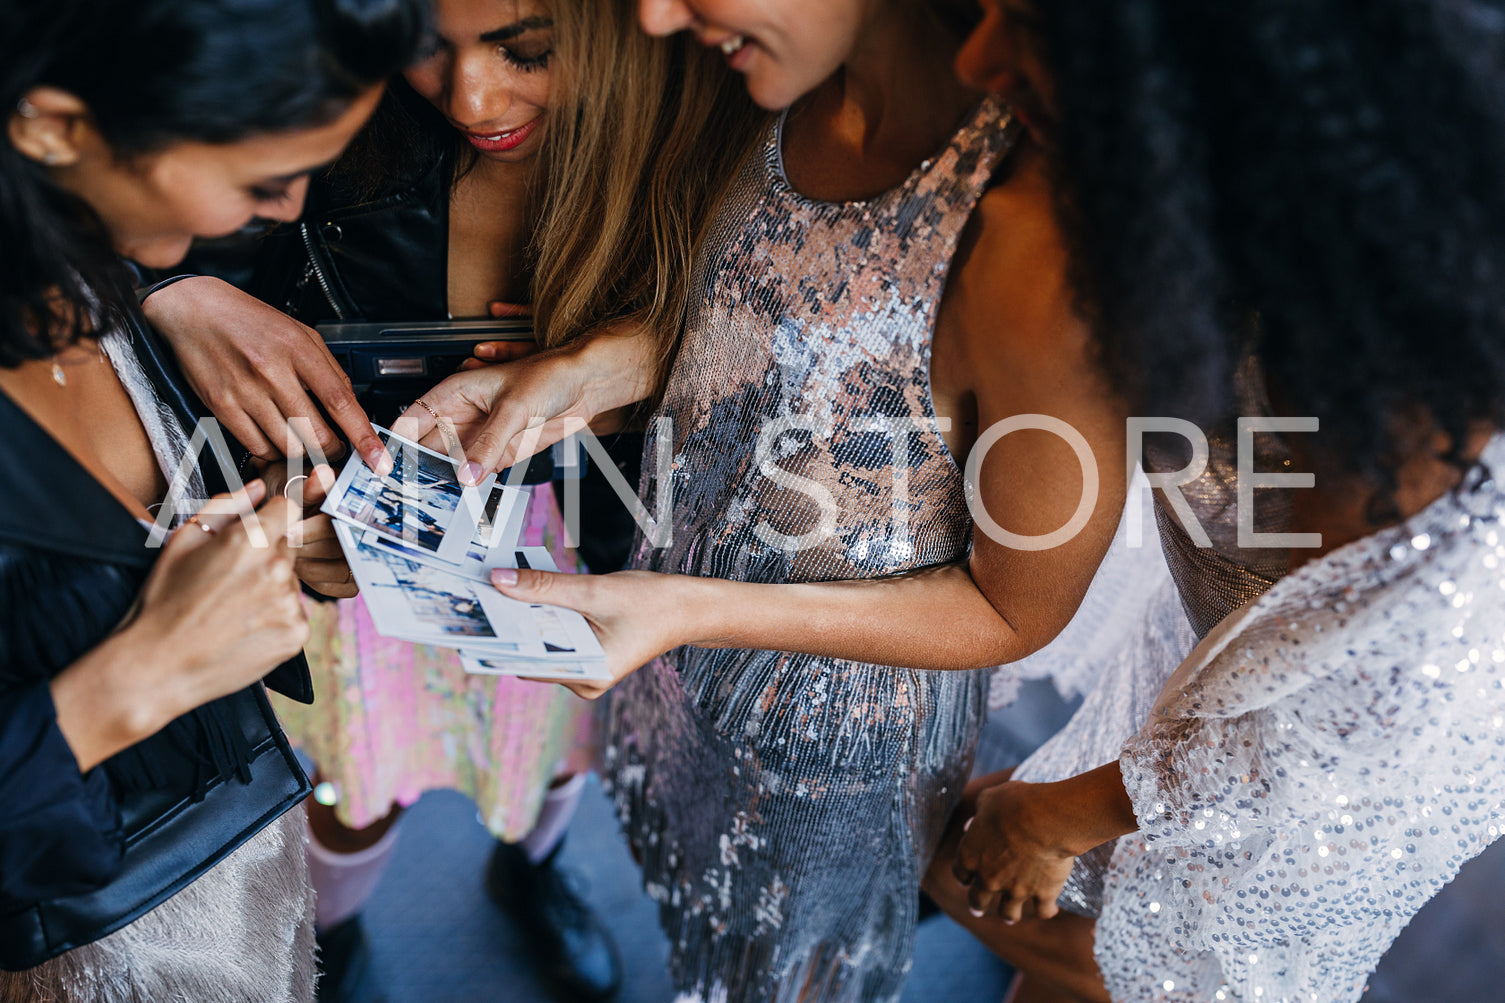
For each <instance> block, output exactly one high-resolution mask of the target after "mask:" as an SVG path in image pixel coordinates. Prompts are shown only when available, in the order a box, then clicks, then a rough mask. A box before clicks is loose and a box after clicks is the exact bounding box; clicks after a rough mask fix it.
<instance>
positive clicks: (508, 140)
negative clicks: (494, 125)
mask: <svg viewBox="0 0 1505 1003" xmlns="http://www.w3.org/2000/svg"><path fill="white" fill-rule="evenodd" d="M542 121H543V116H542V115H540V116H538V117H537V118H535V119H533V121H531V122H527V123H525V124H523V125H520V126H518V127H517V128H516V129H509V130H508V131H506V132H494V133H479V132H471V131H470V130H468V129H466V130H462V132H463V133H464V135H465V139H466V141H468V142H469V143H470V145H471V146H474V147H475V148H476V149H477V150H480V151H481V152H482V153H506V152H507V151H508V150H515V149H517V148H518V147H519V146H522V145H523V144H524V143H526V142H527V141H528V137H529V136H531V135H533V133H534V132H535V131H537V129H538V126H539V123H541V122H542Z"/></svg>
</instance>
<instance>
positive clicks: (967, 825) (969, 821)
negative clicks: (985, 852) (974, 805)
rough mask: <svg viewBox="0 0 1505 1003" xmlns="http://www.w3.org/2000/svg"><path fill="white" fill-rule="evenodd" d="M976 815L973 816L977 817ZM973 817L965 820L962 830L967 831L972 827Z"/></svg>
mask: <svg viewBox="0 0 1505 1003" xmlns="http://www.w3.org/2000/svg"><path fill="white" fill-rule="evenodd" d="M976 817H977V816H976V815H973V816H972V818H976ZM972 818H969V819H967V820H966V821H965V822H963V823H962V832H966V831H967V830H968V829H970V828H972Z"/></svg>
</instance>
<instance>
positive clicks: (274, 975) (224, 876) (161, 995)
mask: <svg viewBox="0 0 1505 1003" xmlns="http://www.w3.org/2000/svg"><path fill="white" fill-rule="evenodd" d="M306 832H307V826H306V823H305V822H304V812H303V807H302V806H301V805H300V806H299V807H297V808H294V809H293V810H292V811H289V812H287V813H285V814H284V815H283V816H282V817H281V818H279V819H278V820H277V821H275V822H273V823H272V824H271V825H269V826H267V827H266V828H265V829H263V830H261V832H259V833H257V834H256V835H255V836H253V837H251V839H250V840H248V841H247V842H246V843H245V844H244V845H243V846H241V847H240V848H239V849H237V850H236V851H235V852H234V853H232V854H230V856H228V857H226V858H225V859H224V860H222V861H221V862H220V863H219V864H218V865H217V866H215V867H214V868H213V869H212V870H210V871H208V872H207V873H205V874H204V875H203V876H202V877H200V878H199V879H198V880H197V881H195V882H193V884H191V885H189V886H188V887H187V888H185V889H183V890H182V891H180V892H179V893H178V894H176V895H174V896H173V897H172V898H170V899H168V900H167V901H166V902H163V903H162V904H161V905H159V906H158V907H157V908H155V909H153V910H152V911H151V912H149V913H147V914H146V915H144V916H142V917H141V918H140V919H138V920H136V921H135V922H134V923H131V924H130V925H129V926H126V927H123V928H121V929H119V930H117V931H115V932H114V933H112V934H110V935H109V936H108V937H105V938H103V939H101V940H97V941H95V942H94V943H92V944H86V945H84V946H83V947H79V948H75V949H74V950H72V951H69V952H68V953H66V954H61V955H59V956H58V957H56V958H53V959H52V960H51V961H47V962H44V963H43V964H41V965H38V966H37V967H36V968H33V969H30V970H29V971H25V972H0V1003H36V1001H46V1003H148V1001H149V1003H308V1001H310V1000H312V999H313V994H314V977H315V967H314V894H313V889H312V887H311V886H310V885H309V883H308V866H307V864H306V862H305V860H304V855H303V854H304V840H305V839H306V838H307V837H306Z"/></svg>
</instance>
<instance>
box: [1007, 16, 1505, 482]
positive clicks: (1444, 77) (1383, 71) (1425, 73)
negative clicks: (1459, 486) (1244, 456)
mask: <svg viewBox="0 0 1505 1003" xmlns="http://www.w3.org/2000/svg"><path fill="white" fill-rule="evenodd" d="M1035 12H1036V14H1037V15H1038V18H1039V27H1038V31H1039V33H1040V44H1041V45H1042V46H1043V47H1044V53H1043V55H1044V57H1045V60H1046V62H1047V63H1048V64H1049V66H1050V67H1051V69H1052V72H1053V74H1054V78H1053V80H1052V83H1053V85H1054V91H1055V103H1056V105H1057V109H1056V110H1057V112H1058V121H1057V123H1056V126H1055V129H1054V130H1053V133H1052V135H1053V140H1052V142H1051V144H1050V145H1051V146H1052V147H1053V149H1052V151H1051V153H1052V156H1053V158H1054V160H1055V162H1056V163H1055V168H1056V174H1057V177H1058V182H1059V189H1060V198H1061V215H1062V218H1063V224H1064V226H1065V228H1066V230H1067V236H1068V240H1069V242H1070V244H1071V248H1072V251H1073V260H1074V269H1075V274H1074V275H1073V276H1072V279H1073V284H1074V287H1075V289H1076V290H1077V292H1078V295H1079V298H1080V300H1081V303H1082V307H1083V310H1084V311H1085V312H1086V313H1087V314H1088V315H1089V316H1090V318H1091V319H1092V320H1093V322H1094V325H1095V327H1096V328H1097V329H1098V331H1099V332H1100V335H1101V340H1102V350H1103V353H1104V355H1105V363H1106V365H1107V366H1108V367H1110V370H1111V371H1112V372H1114V373H1116V374H1118V375H1119V376H1120V377H1121V378H1122V379H1123V381H1124V383H1125V388H1126V390H1128V391H1129V392H1130V393H1131V395H1132V397H1133V398H1134V399H1135V400H1136V402H1137V403H1138V405H1139V406H1140V407H1141V408H1143V409H1144V411H1143V413H1147V414H1172V415H1179V416H1183V417H1189V418H1192V419H1194V420H1199V421H1209V420H1212V419H1214V418H1217V417H1227V414H1226V413H1224V412H1226V411H1227V409H1228V407H1229V402H1230V401H1232V400H1234V399H1235V395H1234V393H1233V392H1232V390H1231V386H1232V377H1233V372H1234V370H1235V368H1236V367H1237V365H1238V362H1239V359H1240V357H1241V356H1242V354H1243V353H1244V352H1246V351H1247V350H1248V348H1249V347H1250V345H1251V343H1252V346H1253V347H1254V349H1255V350H1256V351H1257V352H1258V354H1259V355H1260V357H1261V358H1262V362H1263V367H1264V370H1265V376H1266V379H1267V382H1268V384H1269V386H1270V388H1271V391H1272V395H1273V396H1274V398H1275V400H1276V402H1277V405H1278V406H1279V408H1280V410H1281V411H1282V412H1283V413H1287V414H1296V415H1316V416H1318V417H1319V418H1320V419H1321V423H1322V431H1321V433H1320V434H1318V435H1315V436H1309V437H1305V438H1307V439H1311V440H1313V446H1314V448H1315V449H1316V450H1317V451H1318V453H1319V455H1321V456H1322V458H1323V459H1324V460H1325V461H1326V462H1327V463H1328V464H1330V465H1332V466H1331V467H1330V469H1331V468H1336V469H1341V470H1344V471H1345V472H1348V473H1352V474H1357V475H1362V476H1366V477H1368V478H1370V479H1374V480H1377V481H1379V482H1381V483H1389V482H1390V480H1391V476H1392V475H1393V473H1394V471H1395V469H1396V467H1397V466H1398V463H1399V462H1400V460H1401V459H1402V458H1403V457H1402V455H1401V454H1402V453H1403V452H1404V448H1403V447H1402V446H1401V443H1402V442H1404V441H1405V439H1406V436H1407V428H1406V424H1407V419H1408V416H1415V415H1417V414H1426V415H1429V416H1430V418H1431V420H1432V421H1435V422H1436V423H1437V425H1438V426H1440V427H1441V428H1442V429H1443V430H1445V431H1446V432H1447V433H1449V435H1450V436H1451V438H1452V441H1453V443H1454V444H1455V450H1456V449H1457V448H1459V447H1460V446H1461V444H1462V443H1463V442H1464V439H1465V433H1466V431H1467V430H1468V429H1469V428H1470V427H1472V426H1473V425H1474V423H1477V422H1488V423H1493V424H1494V425H1495V426H1496V427H1500V426H1502V425H1505V0H1038V3H1037V4H1036V6H1035ZM1151 360H1153V361H1151ZM1412 425H1413V428H1414V422H1413V423H1412Z"/></svg>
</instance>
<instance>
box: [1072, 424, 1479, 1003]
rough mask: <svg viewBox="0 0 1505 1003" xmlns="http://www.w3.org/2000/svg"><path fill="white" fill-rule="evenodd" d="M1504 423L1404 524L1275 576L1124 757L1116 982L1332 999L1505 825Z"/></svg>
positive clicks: (1340, 1002)
mask: <svg viewBox="0 0 1505 1003" xmlns="http://www.w3.org/2000/svg"><path fill="white" fill-rule="evenodd" d="M1500 476H1505V435H1502V436H1497V437H1496V438H1495V439H1494V440H1493V441H1492V442H1491V443H1490V444H1489V446H1488V447H1487V448H1486V450H1485V452H1484V454H1483V456H1482V458H1481V461H1480V463H1479V464H1478V465H1477V466H1476V467H1475V468H1474V469H1473V470H1472V471H1471V472H1470V473H1469V475H1468V476H1467V477H1466V478H1465V481H1464V483H1463V485H1462V486H1461V487H1460V488H1459V489H1458V490H1456V491H1454V492H1452V493H1449V494H1448V495H1445V496H1444V497H1442V498H1440V499H1439V500H1437V501H1436V502H1434V503H1433V504H1432V505H1431V506H1429V507H1428V508H1426V509H1425V510H1424V511H1422V512H1421V513H1419V514H1418V515H1416V516H1415V517H1414V518H1412V519H1410V520H1409V521H1407V522H1406V523H1405V524H1404V525H1402V526H1399V527H1396V528H1393V529H1390V530H1386V531H1383V532H1380V533H1376V534H1373V535H1371V536H1369V537H1366V538H1364V539H1362V540H1359V541H1357V542H1355V543H1353V544H1350V545H1348V546H1346V547H1343V548H1341V549H1339V550H1336V551H1334V552H1333V553H1331V554H1329V555H1327V556H1326V557H1323V558H1321V559H1320V560H1316V561H1313V562H1311V563H1309V564H1307V565H1305V566H1303V567H1302V568H1300V569H1298V570H1297V571H1295V572H1293V573H1291V574H1290V575H1287V576H1285V577H1284V578H1281V579H1280V580H1279V581H1277V582H1275V583H1274V584H1273V586H1271V587H1270V588H1269V590H1268V591H1267V592H1266V593H1265V594H1264V595H1262V596H1260V597H1259V598H1257V599H1254V600H1253V601H1251V602H1249V603H1248V604H1247V605H1246V606H1245V607H1243V608H1242V609H1241V610H1239V611H1238V612H1235V613H1233V614H1232V615H1230V616H1229V617H1228V618H1227V619H1225V620H1224V621H1223V622H1222V623H1221V624H1219V625H1218V626H1217V627H1216V628H1215V629H1214V630H1213V631H1212V632H1211V633H1210V634H1209V635H1208V636H1207V637H1206V638H1205V639H1204V640H1203V641H1202V643H1201V644H1200V645H1199V646H1198V647H1197V649H1196V650H1195V651H1194V652H1193V653H1192V655H1191V656H1190V657H1189V658H1188V659H1187V661H1186V663H1185V664H1184V665H1183V667H1182V668H1181V669H1180V670H1178V673H1177V676H1176V677H1175V678H1173V679H1172V685H1171V686H1170V687H1168V688H1167V691H1166V693H1167V695H1166V696H1164V697H1162V699H1161V702H1160V704H1159V705H1158V706H1157V707H1156V709H1155V711H1154V713H1153V715H1152V717H1151V718H1150V721H1149V723H1148V724H1147V725H1145V727H1144V728H1142V729H1141V730H1140V731H1139V733H1138V734H1137V735H1135V736H1134V737H1133V738H1132V739H1130V740H1129V742H1128V743H1127V745H1125V747H1124V750H1123V755H1122V759H1121V765H1122V769H1123V775H1124V781H1125V786H1126V788H1127V790H1128V792H1129V795H1130V797H1131V799H1132V800H1133V803H1134V807H1135V811H1136V814H1137V815H1138V819H1139V826H1140V831H1139V832H1138V833H1136V834H1135V835H1134V836H1131V837H1126V838H1124V839H1122V840H1120V841H1119V844H1118V847H1117V849H1116V851H1115V852H1114V855H1113V858H1112V862H1111V865H1110V867H1109V869H1108V874H1107V881H1106V886H1105V888H1104V893H1103V904H1102V915H1101V918H1100V920H1099V923H1098V930H1097V948H1096V950H1097V959H1098V962H1099V964H1100V965H1101V966H1102V969H1103V974H1104V977H1105V979H1106V981H1107V985H1108V988H1109V990H1110V992H1111V993H1112V995H1113V998H1114V999H1115V1000H1135V1001H1140V1000H1156V1001H1178V1003H1180V1001H1186V1003H1190V1001H1198V1003H1201V1001H1216V1000H1241V1001H1245V1003H1253V1001H1256V1000H1258V1001H1260V1003H1280V1001H1310V1003H1344V1001H1351V1000H1355V999H1357V998H1358V997H1359V996H1360V994H1361V993H1362V992H1363V988H1364V984H1365V981H1366V979H1367V977H1368V975H1369V973H1370V972H1371V971H1373V970H1374V967H1375V965H1376V964H1377V963H1378V961H1379V959H1380V956H1381V955H1382V954H1383V953H1384V952H1385V950H1386V949H1387V948H1388V947H1389V945H1390V943H1391V941H1393V940H1394V939H1395V936H1396V935H1397V934H1398V933H1399V932H1400V930H1401V928H1402V927H1403V926H1405V924H1406V923H1407V922H1408V921H1409V920H1410V919H1411V917H1412V916H1413V915H1415V913H1416V911H1417V910H1418V909H1420V908H1421V906H1422V905H1423V904H1424V903H1425V902H1426V901H1427V900H1428V899H1429V898H1431V897H1432V896H1433V895H1434V894H1436V892H1437V891H1438V890H1439V889H1440V888H1441V887H1442V886H1443V885H1444V884H1446V883H1447V882H1448V881H1449V880H1451V879H1452V878H1453V876H1454V875H1455V874H1457V872H1458V869H1459V867H1460V866H1461V865H1462V864H1463V863H1464V862H1465V861H1467V860H1469V859H1470V858H1472V857H1474V856H1475V855H1477V854H1478V853H1479V852H1480V851H1482V850H1483V849H1484V848H1485V847H1486V846H1488V845H1489V844H1490V843H1491V842H1493V841H1494V840H1495V839H1496V838H1498V837H1499V835H1500V833H1501V828H1502V826H1505V818H1502V813H1505V768H1502V767H1505V525H1502V520H1505V481H1501V480H1499V479H1497V478H1498V477H1500Z"/></svg>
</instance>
